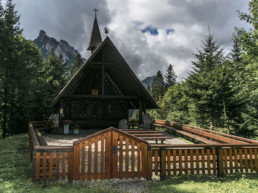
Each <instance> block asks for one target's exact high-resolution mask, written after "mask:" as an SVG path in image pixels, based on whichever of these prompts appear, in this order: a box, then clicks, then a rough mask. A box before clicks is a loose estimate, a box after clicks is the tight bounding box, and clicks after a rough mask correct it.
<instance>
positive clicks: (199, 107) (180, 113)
mask: <svg viewBox="0 0 258 193" xmlns="http://www.w3.org/2000/svg"><path fill="white" fill-rule="evenodd" d="M249 11H250V13H249V14H246V13H240V12H239V17H240V19H242V20H245V21H246V22H248V23H250V24H251V25H252V28H251V29H250V30H249V31H246V30H244V29H237V28H236V32H235V33H234V34H233V36H232V40H233V49H232V53H231V54H229V56H231V57H225V56H224V55H225V54H224V52H223V49H222V48H221V47H220V44H218V43H217V42H216V41H214V37H213V35H211V34H210V33H209V35H208V36H206V37H205V38H204V41H203V42H202V43H203V44H202V47H201V49H199V50H197V53H196V54H194V56H195V58H196V59H195V60H194V61H193V62H192V63H193V70H192V72H191V73H190V74H189V77H188V78H187V79H186V80H185V81H184V82H181V83H177V84H175V85H174V86H172V87H169V88H168V90H167V91H166V92H165V93H164V95H163V94H160V95H158V96H160V97H158V96H155V94H153V96H154V97H155V100H157V104H158V105H159V106H160V109H158V110H154V111H150V113H151V115H152V116H154V118H158V119H167V120H173V121H177V122H181V123H187V124H193V125H196V126H201V127H204V128H210V129H217V128H220V129H224V130H226V131H227V132H229V133H233V134H238V135H242V136H247V137H256V136H258V78H257V77H258V62H257V61H258V44H257V42H258V39H257V37H258V25H257V23H258V22H257V21H258V9H257V0H252V1H250V3H249ZM165 80H167V79H166V76H165ZM166 82H167V81H166ZM162 88H163V87H162ZM156 90H157V89H156ZM151 92H152V93H153V87H152V88H151Z"/></svg>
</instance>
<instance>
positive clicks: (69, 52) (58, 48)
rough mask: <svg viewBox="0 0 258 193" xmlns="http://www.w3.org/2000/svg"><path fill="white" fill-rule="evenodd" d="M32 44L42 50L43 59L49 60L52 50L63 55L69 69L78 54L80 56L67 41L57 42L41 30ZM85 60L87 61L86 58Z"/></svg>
mask: <svg viewBox="0 0 258 193" xmlns="http://www.w3.org/2000/svg"><path fill="white" fill-rule="evenodd" d="M32 42H33V43H34V44H35V45H36V46H37V47H38V48H39V49H40V50H41V53H42V58H45V59H47V57H48V55H49V53H50V51H51V49H52V48H54V51H55V54H56V55H60V54H61V55H62V56H63V59H64V62H66V64H67V66H69V67H71V65H72V63H73V61H74V58H75V57H76V56H77V54H79V52H78V51H77V50H76V49H75V48H74V47H73V46H71V45H70V44H69V43H68V42H67V41H65V40H60V41H57V40H56V39H55V38H53V37H49V36H48V35H47V33H46V32H45V31H44V30H40V32H39V35H38V37H37V38H36V39H35V40H33V41H32ZM83 60H84V61H86V59H84V58H83Z"/></svg>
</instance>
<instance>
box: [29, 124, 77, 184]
mask: <svg viewBox="0 0 258 193" xmlns="http://www.w3.org/2000/svg"><path fill="white" fill-rule="evenodd" d="M44 129H48V127H47V122H46V121H40V122H31V123H30V125H29V144H30V155H31V160H32V165H33V168H32V180H33V181H38V180H40V179H42V180H46V179H49V180H52V179H65V178H67V179H68V180H73V165H74V164H73V160H74V156H73V146H47V144H46V142H45V141H44V138H43V137H42V136H41V133H40V132H39V130H44Z"/></svg>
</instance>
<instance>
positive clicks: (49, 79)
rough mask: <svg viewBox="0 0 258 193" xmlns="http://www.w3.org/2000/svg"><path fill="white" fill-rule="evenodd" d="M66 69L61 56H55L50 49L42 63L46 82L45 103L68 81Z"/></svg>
mask: <svg viewBox="0 0 258 193" xmlns="http://www.w3.org/2000/svg"><path fill="white" fill-rule="evenodd" d="M67 72H68V67H67V65H66V64H65V63H64V61H63V58H62V55H59V57H58V56H56V54H55V51H54V48H51V51H50V54H49V56H48V59H47V60H46V61H45V62H44V76H45V80H46V95H47V96H46V100H47V103H48V104H50V102H51V101H52V100H53V98H54V97H55V96H56V95H57V94H58V93H59V92H60V90H61V89H62V88H63V87H64V85H65V84H66V82H67V80H68V74H67Z"/></svg>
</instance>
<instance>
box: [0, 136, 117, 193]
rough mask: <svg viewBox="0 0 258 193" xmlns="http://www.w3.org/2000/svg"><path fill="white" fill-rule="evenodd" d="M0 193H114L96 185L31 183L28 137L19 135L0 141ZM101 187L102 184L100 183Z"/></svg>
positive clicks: (62, 182)
mask: <svg viewBox="0 0 258 193" xmlns="http://www.w3.org/2000/svg"><path fill="white" fill-rule="evenodd" d="M0 147H1V148H0V192H1V193H23V192H26V193H30V192H31V193H36V192H40V193H60V192H62V193H66V192H67V193H68V192H69V193H71V192H72V193H77V192H96V193H98V192H115V190H109V189H105V188H102V187H101V186H99V185H98V183H96V186H93V187H90V186H92V184H89V183H87V182H85V183H65V182H64V181H59V182H57V181H56V182H48V183H42V182H37V183H33V182H32V180H31V174H32V171H31V168H32V165H31V163H30V159H29V155H28V151H27V150H28V135H27V134H20V135H16V136H13V137H8V138H6V139H0ZM102 186H103V183H102Z"/></svg>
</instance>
